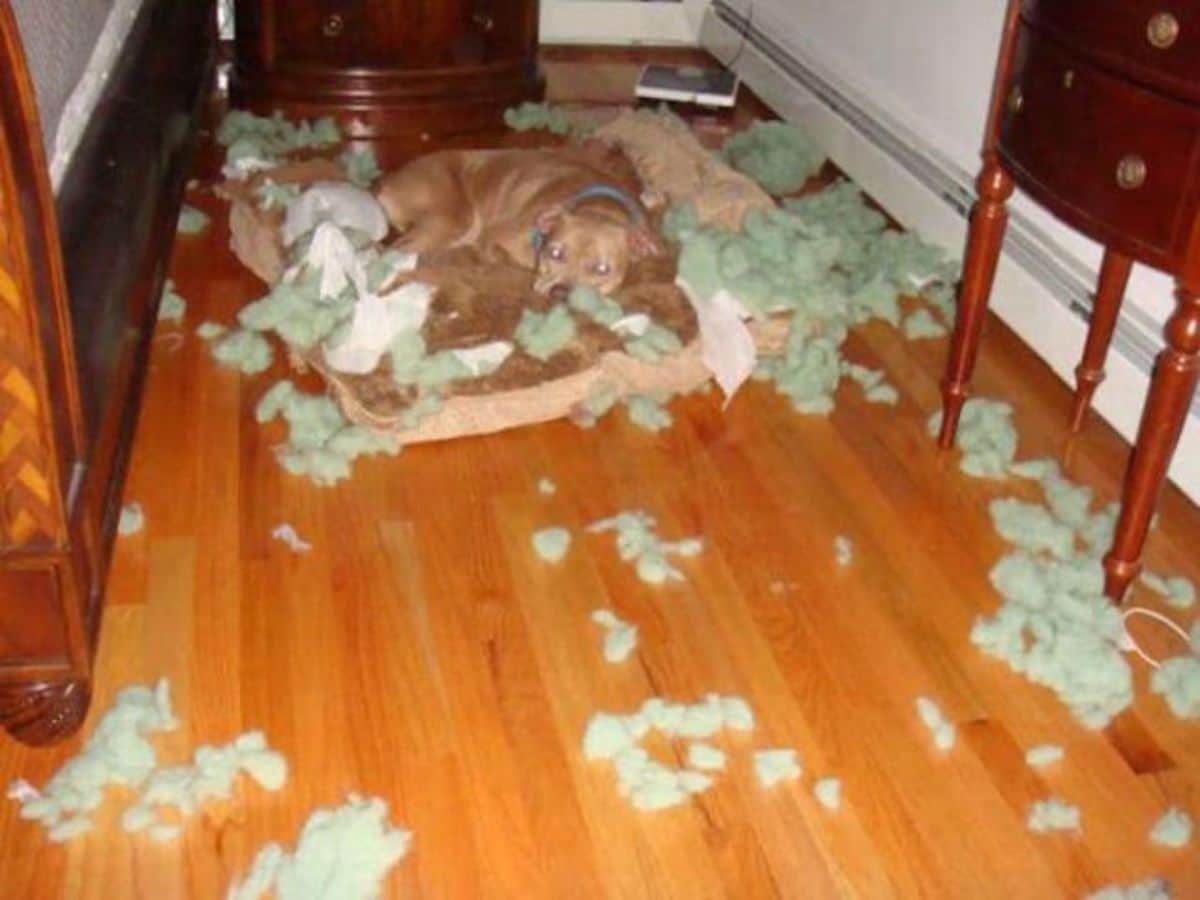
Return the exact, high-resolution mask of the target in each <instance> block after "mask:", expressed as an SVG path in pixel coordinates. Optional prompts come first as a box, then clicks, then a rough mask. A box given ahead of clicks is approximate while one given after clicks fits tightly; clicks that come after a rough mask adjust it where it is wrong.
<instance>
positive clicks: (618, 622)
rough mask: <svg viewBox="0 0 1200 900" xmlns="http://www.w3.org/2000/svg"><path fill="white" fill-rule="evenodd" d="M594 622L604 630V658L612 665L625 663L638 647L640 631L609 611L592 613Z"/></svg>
mask: <svg viewBox="0 0 1200 900" xmlns="http://www.w3.org/2000/svg"><path fill="white" fill-rule="evenodd" d="M592 621H593V622H595V623H596V624H597V625H599V626H600V627H601V628H603V629H604V658H605V659H606V660H608V661H609V662H610V663H619V662H624V661H625V660H627V659H628V658H629V654H631V653H632V652H633V651H634V649H635V648H636V647H637V639H638V630H637V626H636V625H632V624H630V623H629V622H626V621H624V620H623V619H620V618H618V617H617V616H616V615H615V614H614V613H612V612H610V611H609V610H607V609H597V610H594V611H593V612H592Z"/></svg>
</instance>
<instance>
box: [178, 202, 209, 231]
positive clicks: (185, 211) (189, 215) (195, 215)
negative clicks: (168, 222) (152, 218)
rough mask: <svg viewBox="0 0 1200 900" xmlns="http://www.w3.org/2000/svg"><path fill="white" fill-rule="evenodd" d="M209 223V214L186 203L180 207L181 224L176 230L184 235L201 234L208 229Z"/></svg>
mask: <svg viewBox="0 0 1200 900" xmlns="http://www.w3.org/2000/svg"><path fill="white" fill-rule="evenodd" d="M209 221H210V219H209V217H208V213H206V212H204V211H203V210H200V209H197V208H196V207H194V206H191V205H190V204H187V203H185V204H183V206H182V207H180V210H179V222H178V224H177V226H176V229H175V230H176V231H177V232H178V233H179V234H184V235H193V234H199V233H200V232H202V231H204V229H206V228H207V227H208V223H209Z"/></svg>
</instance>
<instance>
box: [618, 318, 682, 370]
mask: <svg viewBox="0 0 1200 900" xmlns="http://www.w3.org/2000/svg"><path fill="white" fill-rule="evenodd" d="M682 349H683V342H682V341H680V340H679V335H677V334H676V333H675V332H673V331H672V330H671V329H669V328H665V327H663V326H662V325H659V324H658V323H657V322H651V323H650V324H649V325H648V326H647V327H646V330H645V331H644V332H642V333H641V334H640V335H639V336H638V337H635V338H631V339H630V340H628V341H626V342H625V352H626V353H628V354H629V355H630V356H632V357H634V358H635V359H640V360H641V361H642V362H648V363H656V362H658V361H659V360H661V359H662V358H663V357H664V356H670V355H671V354H673V353H678V352H679V351H680V350H682Z"/></svg>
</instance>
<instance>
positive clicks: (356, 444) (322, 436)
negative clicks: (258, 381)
mask: <svg viewBox="0 0 1200 900" xmlns="http://www.w3.org/2000/svg"><path fill="white" fill-rule="evenodd" d="M254 416H255V418H256V419H257V420H258V421H259V422H260V423H266V422H269V421H271V420H273V419H275V418H277V417H280V416H282V417H283V419H284V420H285V421H286V422H287V425H288V439H287V441H286V442H285V443H284V444H282V445H280V446H278V447H276V448H275V455H276V459H277V460H278V462H279V464H280V465H281V466H282V467H283V468H284V469H286V470H287V471H288V472H291V473H292V474H293V475H305V476H307V477H309V478H310V479H312V480H313V481H314V482H316V483H317V484H319V485H322V486H325V485H331V484H335V483H336V482H338V481H341V480H342V479H343V478H347V477H349V475H350V469H351V466H352V464H353V463H354V461H355V460H356V459H358V457H360V456H366V455H371V454H377V453H383V454H387V455H390V456H394V455H396V454H397V453H399V452H400V441H399V439H398V438H397V437H396V436H395V435H391V434H380V433H378V432H374V431H371V430H370V429H368V428H364V427H362V426H361V425H353V424H349V423H348V422H347V421H346V419H345V417H344V416H343V415H342V412H341V410H340V409H339V408H338V405H337V403H335V402H334V401H333V400H332V399H331V398H329V397H327V396H325V395H323V394H305V393H303V392H302V391H300V390H298V389H297V388H296V386H295V385H294V384H293V383H292V382H290V381H287V380H283V381H280V382H278V383H276V384H275V385H273V386H272V387H271V388H270V389H269V390H268V391H267V392H266V393H265V394H264V395H263V396H262V398H261V399H260V400H259V402H258V406H257V407H256V408H255V413H254Z"/></svg>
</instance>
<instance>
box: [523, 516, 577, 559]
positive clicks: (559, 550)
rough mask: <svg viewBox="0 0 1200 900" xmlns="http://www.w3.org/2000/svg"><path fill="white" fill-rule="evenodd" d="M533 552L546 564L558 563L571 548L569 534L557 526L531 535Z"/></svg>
mask: <svg viewBox="0 0 1200 900" xmlns="http://www.w3.org/2000/svg"><path fill="white" fill-rule="evenodd" d="M531 541H532V543H533V551H534V552H535V553H536V554H537V555H538V556H539V557H541V558H542V559H543V560H545V561H546V562H548V563H556V562H560V561H561V560H562V558H563V557H564V556H566V555H567V550H568V549H569V548H570V546H571V532H569V531H567V529H565V528H562V527H561V526H558V525H553V526H551V527H549V528H543V529H541V530H539V531H535V532H534V533H533V537H532V538H531Z"/></svg>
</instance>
